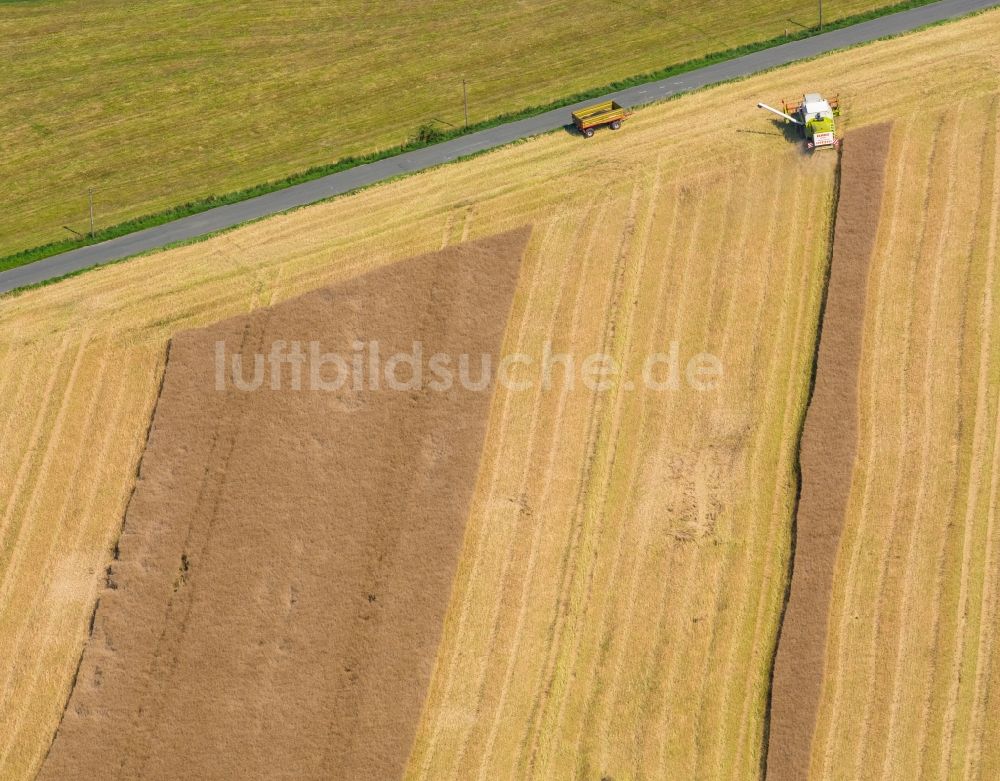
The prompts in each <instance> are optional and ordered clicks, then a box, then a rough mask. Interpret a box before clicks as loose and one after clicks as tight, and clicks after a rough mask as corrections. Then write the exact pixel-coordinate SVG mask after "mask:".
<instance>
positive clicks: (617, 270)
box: [571, 184, 643, 518]
mask: <svg viewBox="0 0 1000 781" xmlns="http://www.w3.org/2000/svg"><path fill="white" fill-rule="evenodd" d="M642 190H643V188H642V186H641V185H640V184H636V185H634V186H633V188H632V193H631V196H630V198H629V203H628V206H627V209H626V213H625V215H624V227H623V232H622V234H621V235H620V236H619V238H618V242H617V244H618V246H617V250H616V253H615V258H614V266H613V273H612V274H611V275H610V281H609V284H608V288H607V290H608V292H607V296H606V301H605V317H604V318H603V319H602V320H600V322H602V323H603V324H604V328H603V330H602V334H601V352H604V353H607V352H608V345H609V344H611V343H612V342H613V337H614V330H615V325H616V322H617V314H618V311H619V310H620V307H621V300H620V299H621V296H622V291H623V286H624V284H625V277H626V271H627V269H626V263H625V261H626V258H627V255H628V247H629V244H630V239H631V236H632V234H633V233H634V230H635V221H636V212H637V209H638V204H639V199H640V196H641V194H642ZM614 224H617V222H616V223H614ZM604 395H605V394H602V393H600V392H596V391H595V392H593V393H592V394H591V403H590V411H589V412H588V416H587V425H586V426H585V428H586V430H587V432H588V433H587V440H586V442H587V444H586V446H585V448H584V452H585V456H584V458H583V467H582V470H581V479H580V481H579V482H578V486H579V493H578V497H577V502H576V504H575V505H574V510H573V511H572V513H571V517H573V518H576V517H577V516H578V505H579V503H580V502H581V501H582V497H583V495H584V493H585V491H586V490H587V488H588V486H589V485H590V482H591V478H590V473H591V470H592V468H593V461H594V453H595V448H596V447H597V444H598V442H599V438H600V432H601V430H602V425H601V418H600V410H601V409H602V408H603V405H602V403H601V402H602V399H603V396H604Z"/></svg>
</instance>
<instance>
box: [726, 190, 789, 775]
mask: <svg viewBox="0 0 1000 781" xmlns="http://www.w3.org/2000/svg"><path fill="white" fill-rule="evenodd" d="M788 179H789V177H784V176H781V177H778V181H777V184H776V188H775V194H774V199H773V201H772V202H771V212H770V219H769V221H768V228H767V232H766V234H765V237H764V240H763V242H762V244H761V246H766V247H773V246H775V245H777V244H778V240H777V238H776V237H777V236H778V229H779V225H780V224H781V223H782V222H783V221H782V216H783V215H785V214H787V213H789V212H791V214H792V215H793V216H794V218H795V219H796V220H798V219H799V215H800V214H801V211H802V209H803V208H804V206H803V202H802V188H801V187H796V188H795V189H794V192H793V193H792V197H791V207H790V209H789V208H786V206H785V204H786V197H785V192H786V190H787V188H788V186H789V182H788ZM791 238H792V237H791V236H788V237H787V239H786V241H785V243H784V252H783V256H784V257H787V258H791V257H792V254H793V253H792V247H793V246H794V244H793V242H792V240H791ZM742 241H743V245H744V246H745V245H746V241H747V240H746V239H745V238H744V239H743V240H742ZM772 257H774V256H772ZM790 263H791V261H790V260H789V261H788V264H787V265H786V268H785V270H784V277H783V283H782V290H785V289H787V286H788V284H789V283H788V276H789V274H790V269H789V268H788V265H790ZM774 265H775V264H774V263H773V262H772V263H768V264H767V269H766V271H765V273H764V274H760V275H753V277H752V278H753V280H754V282H759V286H757V285H755V288H759V289H756V294H755V295H753V296H752V297H753V300H755V301H757V305H756V307H755V308H754V316H753V322H754V324H755V325H756V328H755V335H754V337H753V340H756V339H757V338H758V337H757V334H759V329H760V327H761V326H760V321H761V318H762V314H763V310H764V305H765V303H766V301H767V299H768V292H767V291H768V290H769V288H770V287H771V281H772V275H773V273H774ZM743 336H745V334H744V335H743ZM777 349H778V348H777V344H776V342H772V347H771V356H772V357H771V363H772V364H773V361H774V360H776V358H774V351H775V350H777ZM722 354H723V355H729V354H731V347H730V333H729V332H727V333H726V334H724V335H723V342H722ZM769 390H770V388H769ZM769 399H770V395H769V393H767V394H765V396H764V399H763V400H762V404H761V406H762V408H763V409H768V408H769V407H770V404H769ZM761 436H763V433H762V432H760V431H758V432H757V437H761ZM757 437H755V445H754V452H755V453H756V451H757V450H758V448H759V445H758V444H757V443H758V442H759V441H760V440H759V439H758V438H757ZM748 464H749V466H750V470H751V471H750V473H749V474H748V475H747V485H761V484H762V483H761V481H760V480H758V479H757V478H756V475H755V474H753V472H752V470H755V469H757V468H758V465H757V464H756V462H755V460H754V458H750V459H748ZM771 525H772V526H773V522H772V524H771ZM769 528H770V527H769ZM765 550H767V549H765ZM752 551H753V546H747V548H746V554H745V555H744V556H743V557H741V558H740V559H739V561H738V570H737V571H738V572H740V571H741V581H740V583H739V585H737V586H736V587H735V588H733V589H732V591H733V592H734V593H737V594H747V593H749V591H748V586H747V580H748V579H749V577H750V575H751V573H750V567H749V566H748V561H747V559H748V557H750V556H752V555H753V553H752ZM761 598H763V597H761ZM761 609H762V608H761V607H760V604H759V603H758V607H757V611H756V613H755V617H754V623H753V627H752V631H753V637H752V640H751V643H752V645H751V648H750V649H749V654H750V655H751V656H752V655H753V653H754V649H755V648H757V647H758V645H759V642H758V639H757V627H758V624H759V623H760V619H759V614H760V611H761ZM741 634H742V633H737V639H738V638H739V636H740V635H741ZM738 654H739V644H738V642H734V643H733V644H732V645H731V650H730V652H729V654H727V658H726V664H725V668H724V669H725V672H724V673H723V676H722V679H723V680H726V681H731V680H734V677H733V668H734V666H735V664H736V657H737V655H738ZM734 688H735V687H732V686H726V687H725V688H724V690H723V700H722V703H721V706H720V713H721V714H723V718H722V719H720V722H719V732H720V735H719V736H718V738H717V739H716V740H715V741H713V743H714V744H715V745H717V746H732V745H733V744H732V742H731V741H729V740H726V739H725V736H724V735H723V734H721V733H722V732H723V731H724V730H725V728H726V723H725V718H724V716H725V714H726V713H728V711H729V701H730V697H731V696H732V695H733V694H734ZM740 739H741V740H742V737H741V738H740ZM733 750H734V751H735V752H736V754H737V762H738V761H739V757H738V753H739V746H734V747H733ZM719 764H720V765H721V764H722V755H721V753H720V758H719ZM723 775H724V774H723V773H722V771H721V768H720V773H719V777H722V776H723Z"/></svg>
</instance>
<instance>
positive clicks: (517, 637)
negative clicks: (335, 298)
mask: <svg viewBox="0 0 1000 781" xmlns="http://www.w3.org/2000/svg"><path fill="white" fill-rule="evenodd" d="M585 225H586V220H581V221H580V222H578V223H577V226H576V228H575V230H574V235H573V237H572V238H571V239H570V241H568V242H566V246H568V247H575V246H577V244H578V242H579V241H580V234H581V233H582V232H583V230H584V226H585ZM600 228H601V221H600V220H599V219H598V220H595V222H594V225H593V226H592V227H591V229H590V234H589V237H588V245H592V244H593V242H594V240H595V239H596V236H597V233H598V232H599V230H600ZM588 254H589V252H588ZM570 276H571V275H569V274H563V275H561V276H560V283H559V286H558V287H557V292H556V298H555V301H554V302H553V303H552V305H551V306H552V316H551V318H550V320H549V323H548V328H547V330H546V334H545V340H543V344H544V343H545V342H548V343H551V342H552V338H553V336H554V334H555V331H556V327H557V324H558V323H559V320H560V314H561V313H562V308H563V299H564V297H566V296H565V294H566V292H567V290H566V288H567V285H568V281H569V277H570ZM572 276H574V277H575V281H576V290H575V291H574V292H575V295H574V296H572V298H573V300H574V301H579V299H580V296H581V293H582V290H583V286H584V277H583V276H582V275H580V274H577V275H572ZM567 391H568V388H567V387H566V386H564V388H563V390H561V391H560V393H559V397H558V400H557V403H556V413H555V416H554V418H553V420H552V424H551V425H552V431H553V434H557V432H560V431H562V423H563V412H564V410H565V406H566V405H565V400H566V392H567ZM543 399H544V395H543V390H542V388H541V387H539V389H538V391H537V392H536V394H535V399H534V405H533V412H532V414H533V416H534V418H535V419H536V420H537V419H538V417H539V415H540V413H541V408H542V406H543ZM534 433H536V434H537V429H535V430H534ZM555 440H557V436H556V437H554V442H553V444H552V445H550V447H549V450H548V453H547V454H546V455H548V466H547V467H546V470H545V473H544V476H543V478H542V480H543V489H542V494H541V495H542V499H543V501H541V502H539V503H538V506H539V507H545V501H544V500H545V499H547V496H548V491H549V485H550V483H551V480H552V468H553V465H554V457H555V453H556V452H557V450H558V447H557V445H556V444H555ZM534 450H535V441H534V438H532V440H531V441H530V442H529V445H528V447H527V448H526V449H525V453H526V454H527V455H526V458H525V460H524V470H523V472H522V474H521V480H520V483H519V486H518V491H517V496H525V495H526V494H527V492H528V486H529V482H530V480H531V477H532V476H533V474H537V473H535V472H534V471H533V470H532V466H533V461H534V459H533V456H534ZM529 517H531V518H533V519H534V520H535V526H534V529H533V532H532V535H531V544H530V546H529V548H528V560H527V562H526V564H525V569H524V573H523V574H522V575H521V590H520V596H519V599H518V602H517V605H518V609H517V618H516V620H515V624H514V626H515V628H514V630H513V632H511V634H510V643H511V647H510V648H509V649H507V652H506V654H505V656H506V660H507V665H506V668H505V670H504V674H503V676H502V681H503V682H502V684H501V685H500V690H499V692H498V693H497V702H496V705H495V707H494V710H493V717H492V718H489V719H486V723H488V724H489V730H488V732H487V736H486V742H485V745H484V747H483V748H482V750H481V751H480V754H479V760H478V762H479V764H478V765H476V766H475V767H476V768H477V769H478V777H480V778H482V777H483V774H484V773H485V772H486V769H487V767H488V764H489V761H490V759H491V758H492V752H493V746H494V744H495V742H496V738H497V734H498V733H499V730H500V722H501V716H502V713H503V710H504V708H505V707H506V703H507V696H508V693H509V689H510V683H511V680H512V678H513V673H514V666H515V664H516V662H517V654H518V652H519V648H520V643H521V639H522V638H521V635H522V632H523V626H524V621H525V616H526V612H527V610H526V608H527V604H528V601H529V600H528V597H529V591H530V586H531V582H532V579H533V575H534V566H535V561H536V558H537V555H538V548H539V545H540V542H541V534H542V531H543V529H544V528H545V524H544V521H543V520H542V519H541V518H540V517H535V516H534V515H533V514H532V515H531V516H529ZM523 536H524V535H520V534H515V535H514V536H513V537H512V540H511V541H512V545H514V544H516V543H517V542H518V541H519V540H520V539H523ZM503 558H504V560H505V561H508V562H511V561H513V560H514V558H515V556H514V551H513V547H511V548H508V550H507V551H506V552H505V555H504V557H503ZM507 572H509V570H505V573H507ZM506 582H507V577H506V574H505V577H504V578H503V584H506ZM510 585H511V586H512V587H513V586H514V582H513V581H512V582H511V584H510ZM505 591H506V589H505V588H504V585H501V587H500V589H499V593H503V592H505ZM500 615H501V612H500V610H499V608H498V610H497V613H496V620H495V621H494V624H493V628H492V631H491V633H490V642H489V645H488V652H487V654H486V655H485V658H486V659H489V658H491V657H492V656H494V654H493V651H494V648H495V646H496V645H497V640H498V637H499V634H500V632H499V623H500ZM488 673H489V671H488V669H484V674H483V679H482V684H481V686H480V693H479V702H480V705H481V703H482V700H483V697H484V692H485V680H486V676H488ZM468 737H469V736H467V740H466V742H465V743H464V744H463V748H462V752H461V753H460V755H459V761H458V762H457V763H456V767H458V766H461V764H462V763H463V761H464V757H465V752H466V750H467V744H468Z"/></svg>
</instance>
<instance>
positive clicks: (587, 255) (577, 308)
mask: <svg viewBox="0 0 1000 781" xmlns="http://www.w3.org/2000/svg"><path fill="white" fill-rule="evenodd" d="M598 222H600V220H598ZM596 235H597V234H596V232H594V233H592V234H591V236H590V241H589V243H588V246H587V249H586V251H585V252H584V255H583V264H584V265H583V270H582V271H581V276H582V277H586V274H587V273H588V272H589V271H590V269H591V266H592V265H593V251H592V249H593V244H594V241H595V240H596ZM585 290H586V287H585V286H584V285H581V286H580V287H579V289H578V291H577V298H576V303H575V304H574V310H573V322H572V325H571V328H570V333H569V340H570V343H571V344H572V343H575V342H574V339H573V337H575V335H576V334H577V333H578V332H579V331H580V326H581V314H582V311H583V309H582V307H583V301H584V292H585ZM608 294H609V295H610V286H609V288H608ZM561 415H562V411H560V413H559V420H560V427H561V421H562V417H561ZM556 451H557V448H556V447H553V448H552V450H551V451H550V452H551V453H552V456H553V458H554V456H555V453H556ZM551 468H552V467H551V465H550V470H551ZM549 479H551V475H550V474H547V476H546V480H547V482H548V480H549ZM577 490H579V486H577ZM572 533H573V528H572V524H570V538H572ZM569 544H570V542H569V541H567V543H566V546H564V549H565V548H566V547H567V546H568V545H569ZM559 582H560V585H559V587H557V590H556V594H557V601H558V600H559V599H561V597H562V584H563V573H560V578H559ZM545 647H546V652H547V656H546V658H547V659H548V658H549V657H550V656H551V653H552V651H551V627H550V632H549V635H548V639H547V643H546V646H545ZM546 677H547V661H546V664H545V665H543V667H542V674H541V676H540V680H545V679H546ZM542 691H544V692H545V694H546V695H547V694H548V692H549V691H551V684H550V685H549V686H547V687H545V688H544V689H542ZM542 699H543V697H542V695H541V694H539V693H538V687H536V694H535V697H534V699H533V702H532V713H531V716H529V718H528V720H527V721H526V722H525V732H524V733H523V734H522V736H521V739H520V740H519V742H518V750H517V753H516V755H515V757H514V761H513V762H512V763H511V766H512V767H514V768H520V767H521V760H522V756H523V754H524V750H525V742H526V741H527V739H528V737H529V733H530V732H531V730H532V727H533V724H534V721H535V719H536V714H537V712H540V711H541V710H542ZM533 773H534V769H533V768H531V769H530V770H529V773H528V775H529V776H531V775H533Z"/></svg>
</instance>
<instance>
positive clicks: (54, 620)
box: [0, 351, 131, 767]
mask: <svg viewBox="0 0 1000 781" xmlns="http://www.w3.org/2000/svg"><path fill="white" fill-rule="evenodd" d="M129 356H130V351H126V353H125V355H124V357H123V360H122V361H121V365H123V366H130V365H131V362H130V360H129ZM126 378H127V374H125V373H122V375H121V382H120V383H119V386H118V389H117V391H116V393H115V398H114V403H113V404H112V405H111V406H110V407H109V408H102V411H103V412H109V411H110V414H108V415H107V417H104V416H103V415H102V416H101V420H102V422H104V423H106V424H107V425H106V426H104V434H103V437H102V440H101V447H100V448H99V451H98V452H99V453H100V456H99V457H98V458H97V459H96V460H95V461H90V462H89V463H88V468H92V467H93V465H94V464H99V465H100V467H99V468H98V469H94V470H93V473H92V476H93V477H94V479H92V480H91V481H90V485H89V490H88V494H87V498H86V500H85V501H84V502H83V504H82V509H81V512H80V517H81V518H92V517H93V516H94V508H95V506H96V504H97V497H98V495H99V494H100V489H101V486H102V483H101V480H100V478H101V476H102V474H103V470H104V468H105V465H106V464H107V462H108V460H109V455H110V451H111V444H112V442H113V439H114V434H115V432H116V431H117V430H118V424H119V423H120V422H121V420H122V410H123V408H124V400H125V390H126V386H127V383H126ZM102 382H103V380H102ZM95 395H96V394H95ZM96 419H97V416H96V415H95V416H94V418H93V419H92V420H91V423H93V422H95V421H96ZM93 430H94V429H93V427H91V429H90V432H89V433H93ZM88 436H89V434H88ZM78 473H79V469H77V471H76V472H75V473H74V476H73V478H72V480H71V482H73V483H74V484H75V483H76V481H77V480H78V477H79V474H78ZM69 501H70V493H69V492H67V497H66V501H65V502H64V504H63V509H62V512H61V513H60V516H59V523H58V526H59V528H60V529H63V528H65V525H66V520H67V517H68V515H69V511H70V504H69ZM85 528H86V527H85V525H84V524H81V525H80V526H79V527H78V528H77V531H76V533H75V534H74V535H73V538H72V542H71V544H70V545H69V546H68V550H70V551H76V550H79V549H80V548H81V547H82V545H81V540H82V539H83V536H84V530H85ZM55 536H56V535H53V537H55ZM54 547H55V541H54V542H53V545H52V546H51V548H50V552H51V549H52V548H54ZM43 591H44V588H42V589H39V592H38V594H36V597H35V601H34V602H33V603H32V606H31V608H30V609H29V611H28V616H29V617H30V616H31V615H34V613H35V612H36V610H37V603H38V601H39V600H40V598H41V597H40V595H41V593H42V592H43ZM82 606H83V609H84V611H83V612H82V613H81V614H80V621H79V622H78V623H77V626H79V627H83V626H84V625H85V623H86V620H87V617H88V616H89V615H90V614H91V612H92V611H93V609H94V605H93V604H92V602H91V600H89V599H88V600H84V601H83V602H82ZM58 623H59V616H58V615H57V614H56V613H50V614H49V616H48V618H47V619H46V620H45V624H44V629H43V630H42V632H41V633H40V634H41V635H42V636H43V637H46V638H54V637H56V634H55V632H54V629H55V628H56V624H58ZM50 642H51V641H50ZM84 644H85V643H81V647H80V651H79V653H78V654H76V655H74V656H73V658H72V666H73V667H74V668H75V667H77V666H78V665H79V661H80V658H81V657H82V654H83V645H84ZM17 650H18V646H17V645H15V654H16V653H17ZM43 669H44V668H43V667H42V666H41V665H39V664H36V665H35V667H34V670H33V673H32V681H31V689H32V690H34V689H35V688H36V687H37V686H38V679H39V677H40V676H41V675H42V671H43ZM54 677H55V678H56V679H57V680H69V681H70V685H69V686H68V687H67V689H66V698H65V701H64V702H63V704H62V708H61V709H60V713H61V712H62V711H63V710H65V707H66V704H67V703H68V702H69V695H70V693H71V692H72V689H73V681H72V680H71V678H70V676H69V675H58V676H54ZM31 701H32V698H26V699H25V704H26V705H25V707H24V708H22V709H21V710H20V712H19V713H18V714H17V717H16V718H15V719H14V722H13V725H12V726H11V732H10V739H9V740H7V741H5V746H4V748H3V752H2V754H0V767H6V766H7V761H8V759H9V758H10V752H11V750H12V749H13V748H14V746H16V745H18V743H19V738H20V735H21V732H22V731H23V730H24V729H25V727H26V726H28V724H30V721H26V720H25V718H24V716H25V713H26V711H29V709H28V708H27V703H29V702H31ZM60 721H61V718H60ZM56 728H58V723H57V725H56ZM55 732H56V730H55V729H53V730H52V733H51V735H50V736H49V741H48V743H51V740H52V738H53V737H54V736H55Z"/></svg>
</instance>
